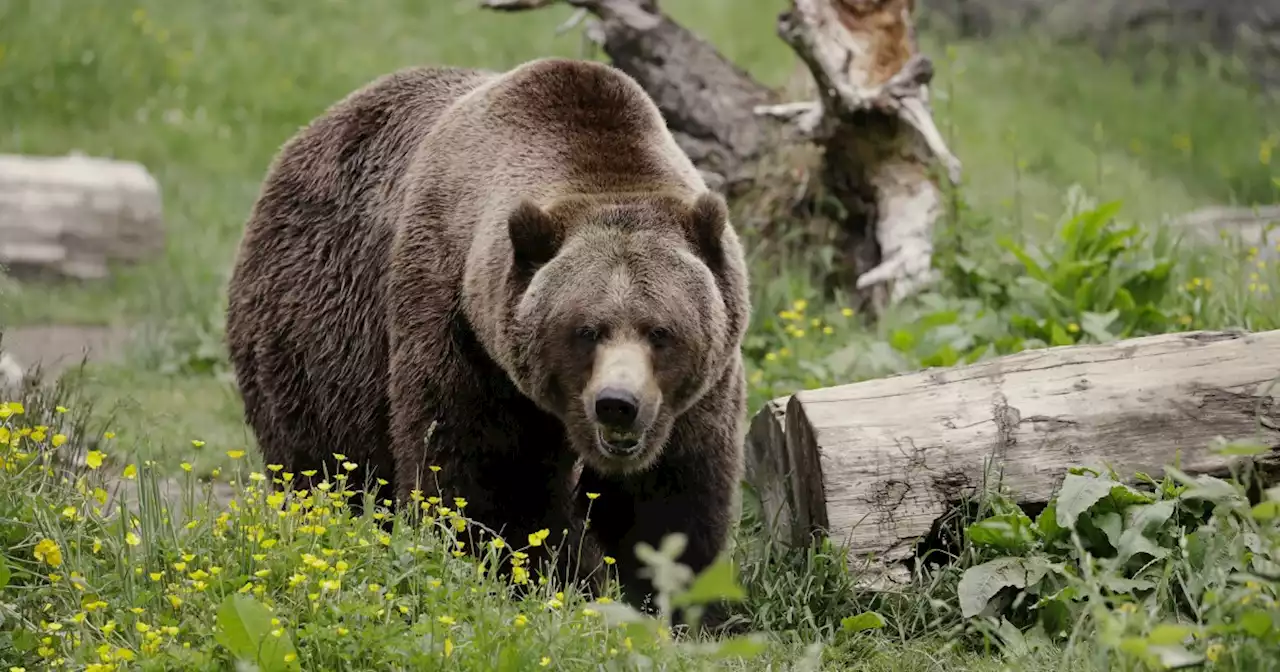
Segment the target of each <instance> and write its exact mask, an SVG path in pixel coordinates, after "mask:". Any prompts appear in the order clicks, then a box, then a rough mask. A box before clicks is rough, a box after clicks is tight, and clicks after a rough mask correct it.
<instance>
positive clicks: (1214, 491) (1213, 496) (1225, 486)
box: [1179, 475, 1244, 504]
mask: <svg viewBox="0 0 1280 672" xmlns="http://www.w3.org/2000/svg"><path fill="white" fill-rule="evenodd" d="M1179 499H1199V500H1204V501H1207V502H1213V503H1215V504H1221V503H1223V502H1229V501H1232V500H1234V501H1241V500H1244V497H1243V496H1242V495H1241V494H1240V491H1239V490H1237V489H1236V488H1235V486H1232V485H1231V484H1230V483H1228V482H1226V481H1224V480H1222V479H1220V478H1214V477H1213V476H1206V475H1201V476H1198V477H1196V478H1195V479H1194V480H1192V481H1191V484H1190V486H1189V487H1188V488H1187V489H1186V490H1184V491H1183V492H1182V495H1180V496H1179Z"/></svg>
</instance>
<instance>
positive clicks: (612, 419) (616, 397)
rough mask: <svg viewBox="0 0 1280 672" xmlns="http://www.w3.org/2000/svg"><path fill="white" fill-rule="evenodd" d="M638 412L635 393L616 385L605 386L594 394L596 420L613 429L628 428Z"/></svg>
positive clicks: (638, 402)
mask: <svg viewBox="0 0 1280 672" xmlns="http://www.w3.org/2000/svg"><path fill="white" fill-rule="evenodd" d="M639 413H640V400H638V399H636V395H634V394H632V393H630V392H628V391H626V390H620V389H618V388H616V387H606V388H604V389H603V390H600V392H598V393H597V394H596V420H598V421H599V422H601V423H603V424H605V425H608V426H609V427H612V428H614V429H621V430H630V429H631V427H632V426H633V425H635V423H636V416H637V415H638V414H639Z"/></svg>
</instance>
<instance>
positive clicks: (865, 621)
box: [840, 611, 884, 632]
mask: <svg viewBox="0 0 1280 672" xmlns="http://www.w3.org/2000/svg"><path fill="white" fill-rule="evenodd" d="M883 627H884V617H883V616H881V615H880V614H877V613H876V612H874V611H864V612H862V613H861V614H858V615H856V616H846V617H844V618H842V619H840V628H841V629H842V630H844V631H846V632H862V631H863V630H878V629H880V628H883Z"/></svg>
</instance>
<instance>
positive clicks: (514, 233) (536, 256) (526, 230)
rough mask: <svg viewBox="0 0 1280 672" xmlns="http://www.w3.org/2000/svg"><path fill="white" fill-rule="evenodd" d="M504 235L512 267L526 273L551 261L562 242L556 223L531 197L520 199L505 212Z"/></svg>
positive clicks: (562, 235)
mask: <svg viewBox="0 0 1280 672" xmlns="http://www.w3.org/2000/svg"><path fill="white" fill-rule="evenodd" d="M507 235H508V236H509V237H510V238H511V252H512V256H513V260H514V261H515V264H516V267H517V268H519V269H520V270H521V271H523V272H526V273H532V272H533V271H536V270H537V269H538V267H539V266H541V265H543V264H545V263H547V262H548V261H551V258H552V257H554V256H555V255H556V252H557V251H559V249H560V244H561V243H562V242H563V237H564V230H563V227H561V226H560V223H559V222H558V221H556V219H555V218H554V217H552V216H551V215H550V214H549V213H547V212H546V211H545V210H543V209H542V208H540V207H538V206H537V204H535V203H534V202H533V201H530V200H528V199H521V200H520V203H519V204H518V205H517V206H516V208H515V210H512V211H511V214H510V215H508V216H507Z"/></svg>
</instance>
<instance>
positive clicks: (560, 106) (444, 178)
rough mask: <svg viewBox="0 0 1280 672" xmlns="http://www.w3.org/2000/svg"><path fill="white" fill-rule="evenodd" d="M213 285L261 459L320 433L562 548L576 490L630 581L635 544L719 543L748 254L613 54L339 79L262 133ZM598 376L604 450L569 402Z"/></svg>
mask: <svg viewBox="0 0 1280 672" xmlns="http://www.w3.org/2000/svg"><path fill="white" fill-rule="evenodd" d="M229 291H230V307H229V310H228V315H227V340H228V345H229V348H230V352H231V358H232V361H233V364H234V366H235V370H236V375H237V379H238V382H239V385H240V389H241V393H242V395H243V398H244V402H245V415H246V420H247V422H248V423H249V424H250V425H251V427H252V428H253V430H254V432H255V434H256V435H257V438H258V443H259V445H260V447H261V450H262V452H263V455H264V458H265V460H266V462H268V463H279V464H283V465H284V466H285V469H286V470H288V471H292V472H294V473H297V472H300V471H301V470H304V469H308V468H320V467H321V464H322V463H327V464H332V463H333V462H332V460H331V458H330V454H331V453H335V452H337V453H342V454H345V455H346V456H347V457H348V459H350V460H352V461H356V462H357V463H360V464H363V465H366V470H370V469H371V470H373V471H374V474H373V476H376V477H381V478H384V479H386V480H387V481H389V482H390V484H391V485H390V491H391V492H393V493H394V494H395V496H396V498H397V499H398V500H399V501H401V502H403V501H406V500H407V499H408V498H409V497H410V495H411V493H412V491H413V490H414V489H415V488H418V487H421V489H422V490H423V494H425V495H431V494H436V492H437V490H436V482H438V483H439V494H440V495H441V496H442V497H444V498H445V500H446V502H448V501H451V499H452V498H453V497H465V498H466V499H467V500H468V505H467V508H466V513H468V514H470V515H471V516H472V517H473V518H475V519H476V520H478V521H479V522H481V523H483V524H485V525H487V526H489V527H491V528H494V529H498V530H500V531H501V533H502V535H503V536H504V537H505V538H506V539H507V540H508V541H509V542H510V543H512V544H514V545H516V546H523V545H524V543H525V536H526V535H527V534H528V533H530V532H534V531H536V530H538V529H541V528H548V529H550V530H551V531H552V537H551V538H550V539H549V540H548V541H549V542H551V543H552V544H557V543H558V542H559V541H560V533H561V531H562V530H566V529H567V530H569V539H567V540H566V541H567V542H568V545H571V546H572V545H576V543H577V541H578V535H579V533H580V529H581V516H582V513H583V511H584V509H585V506H586V505H587V502H588V500H587V498H586V493H588V492H593V493H599V494H600V497H599V499H597V500H595V501H592V502H591V503H590V504H591V519H592V524H591V530H592V533H593V534H592V537H593V538H594V540H595V541H596V542H597V545H598V546H599V551H601V552H603V553H607V554H610V555H613V556H614V557H616V558H617V569H618V571H619V573H620V577H621V579H622V582H623V585H624V589H625V590H626V591H627V592H628V594H629V595H630V596H631V597H632V598H633V599H636V598H639V597H641V596H643V594H644V593H646V592H648V587H647V586H646V585H642V583H641V581H640V579H639V577H638V576H637V574H636V570H637V569H638V567H639V564H638V562H637V561H636V559H635V557H634V554H633V551H632V549H633V548H634V544H635V543H636V542H638V541H647V542H649V543H650V544H653V545H654V546H656V545H657V544H658V542H659V540H660V539H661V537H662V536H663V535H664V534H666V533H668V532H683V533H685V534H686V535H687V536H688V541H689V543H688V546H687V550H686V551H685V553H684V554H683V556H682V557H681V558H680V559H681V561H682V562H685V563H687V564H689V565H690V566H691V567H692V568H693V569H694V570H695V571H700V570H701V569H702V568H704V567H705V566H706V565H707V564H709V563H710V562H711V561H712V560H714V558H715V556H716V555H717V554H718V553H719V552H720V550H721V549H722V548H723V545H724V542H725V541H726V534H727V530H728V528H729V525H730V522H731V519H732V516H733V514H734V512H733V511H732V510H731V504H732V502H733V501H734V490H735V488H736V487H737V484H738V479H739V477H740V474H741V462H742V455H741V450H742V449H741V445H742V438H743V437H742V434H743V431H744V423H745V410H746V409H745V405H746V398H745V385H744V383H745V381H744V377H743V367H742V360H741V355H740V344H741V341H742V337H743V334H744V332H745V329H746V326H747V321H748V317H749V303H748V297H747V274H746V269H745V263H744V260H743V254H742V250H741V248H740V246H739V242H738V238H737V236H736V235H735V233H734V231H733V228H732V227H731V226H730V225H729V223H728V215H727V212H726V210H725V207H724V202H723V201H722V200H721V199H720V197H718V196H716V195H713V194H710V193H709V192H707V189H706V186H705V184H704V183H703V182H702V180H701V178H700V177H699V175H698V173H697V171H696V170H695V169H694V167H693V165H692V164H691V163H690V161H689V159H688V158H687V157H686V156H685V155H684V154H683V153H682V152H681V151H680V150H679V148H678V147H677V146H676V144H675V142H674V140H673V139H672V137H671V135H670V134H669V133H668V131H667V129H666V128H665V125H664V124H663V121H662V118H661V116H660V114H659V112H658V110H657V108H656V107H655V106H654V104H653V103H652V101H651V100H650V99H649V98H648V97H647V95H646V94H645V93H644V91H643V90H641V89H640V88H639V86H638V85H637V84H636V83H635V82H634V81H633V80H631V79H630V78H629V77H627V76H626V75H624V74H622V73H621V72H619V71H617V70H615V69H613V68H611V67H609V66H605V65H600V64H595V63H589V62H583V61H571V60H563V59H543V60H538V61H533V62H530V63H526V64H524V65H523V66H520V67H518V68H515V69H513V70H511V71H509V72H506V73H502V74H499V73H492V72H487V71H479V70H466V69H456V68H418V69H409V70H404V71H400V72H397V73H393V74H391V75H388V76H386V77H383V78H381V79H379V80H377V81H375V82H373V83H371V84H369V85H367V86H366V87H364V88H363V89H361V90H358V91H356V92H354V93H352V94H351V95H349V96H348V97H347V98H345V99H344V100H342V101H340V102H338V103H337V104H336V105H334V106H333V107H332V108H330V109H329V110H328V111H326V112H325V113H324V114H323V115H321V116H320V117H319V118H318V119H316V120H315V121H314V122H313V123H312V124H311V125H310V126H308V127H307V128H305V129H303V130H302V131H300V132H299V133H298V134H297V135H296V136H295V137H294V138H292V139H291V140H289V142H288V143H286V144H285V146H284V147H283V148H282V149H281V151H280V154H279V156H278V157H277V158H276V160H275V162H274V163H273V165H272V166H271V169H270V171H269V173H268V176H267V178H266V180H265V184H264V186H263V190H262V194H261V196H260V197H259V200H258V202H257V203H256V204H255V206H254V209H253V212H252V214H251V216H250V219H249V222H248V224H247V228H246V232H245V236H244V239H243V242H242V243H241V248H240V251H239V255H238V258H237V260H236V265H235V270H234V273H233V276H232V279H231V283H230V288H229ZM610 381H613V382H610ZM617 381H623V382H621V383H618V382H617ZM628 381H629V382H628ZM614 383H617V384H619V385H624V386H625V385H632V387H633V388H634V390H635V391H636V393H637V395H638V396H637V399H638V400H639V401H638V407H639V409H640V412H639V417H640V420H637V423H638V424H639V425H642V426H643V428H644V431H643V438H642V439H641V440H640V441H639V443H638V446H639V448H638V449H637V452H636V454H635V455H633V456H631V457H628V458H625V459H623V458H616V457H611V456H609V455H606V454H604V453H603V452H602V451H601V450H600V449H599V446H600V445H603V444H597V424H596V420H597V419H596V418H595V417H594V416H593V413H594V412H593V411H592V410H591V409H592V408H593V406H592V402H591V399H592V396H591V395H594V394H595V393H596V392H597V391H599V389H602V386H604V385H606V384H610V385H612V384H614ZM429 428H430V437H429V441H427V442H425V443H424V438H426V437H427V434H428V431H429ZM579 461H581V462H582V463H583V464H585V467H584V468H583V469H582V473H581V476H580V478H579V483H578V486H579V487H577V488H576V489H575V488H574V471H575V467H576V465H577V463H578V462H579ZM427 465H437V466H439V467H440V471H439V472H438V473H431V472H428V471H426V466H427ZM330 468H332V467H330ZM355 473H356V474H357V475H358V474H360V473H362V472H361V471H357V472H355ZM297 480H305V479H300V477H295V481H297ZM562 555H571V554H570V553H566V554H562Z"/></svg>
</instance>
